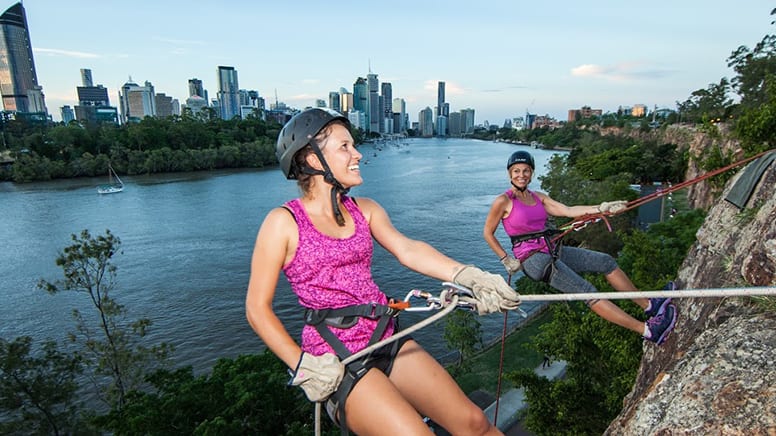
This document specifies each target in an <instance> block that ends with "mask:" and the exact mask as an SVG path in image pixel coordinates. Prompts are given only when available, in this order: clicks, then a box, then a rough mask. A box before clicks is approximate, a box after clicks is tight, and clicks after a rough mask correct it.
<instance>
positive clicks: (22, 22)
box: [0, 2, 46, 112]
mask: <svg viewBox="0 0 776 436" xmlns="http://www.w3.org/2000/svg"><path fill="white" fill-rule="evenodd" d="M31 91H32V94H33V98H32V99H30V92H31ZM40 91H41V87H40V86H38V76H37V74H36V73H35V62H34V60H33V58H32V45H31V44H30V34H29V31H28V30H27V16H26V14H25V12H24V6H22V4H21V2H19V3H16V4H15V5H13V6H11V7H10V8H8V9H7V10H6V11H5V12H3V14H2V15H0V94H2V97H3V109H5V110H6V111H15V112H45V111H46V108H45V103H44V101H43V94H42V93H41V92H40Z"/></svg>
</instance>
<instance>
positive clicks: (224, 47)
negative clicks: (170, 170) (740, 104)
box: [0, 0, 772, 125]
mask: <svg viewBox="0 0 776 436" xmlns="http://www.w3.org/2000/svg"><path fill="white" fill-rule="evenodd" d="M15 3H16V2H14V1H5V2H2V3H0V8H2V10H5V9H7V8H8V7H10V6H12V5H13V4H15ZM391 5H392V6H393V8H379V9H378V8H376V7H374V8H364V7H363V3H357V2H344V3H342V4H337V7H336V8H335V7H333V6H332V5H329V4H323V3H318V2H312V1H302V2H297V3H295V4H294V7H290V6H288V5H279V4H277V5H276V4H261V5H260V4H253V3H252V2H248V1H236V2H230V3H228V4H223V5H222V4H216V3H209V2H198V1H194V2H191V1H189V2H183V1H179V0H171V1H169V2H156V3H150V2H147V1H145V0H141V1H139V2H136V3H135V4H133V6H134V7H132V8H127V7H126V6H125V5H119V4H118V3H115V2H110V1H108V2H94V1H85V0H73V1H71V2H65V3H62V2H54V3H51V2H43V1H34V0H28V1H26V2H24V8H25V9H26V12H27V21H28V26H29V33H30V39H31V43H32V47H33V53H34V56H35V65H36V70H37V76H38V83H39V84H40V85H41V86H42V87H43V93H44V95H45V98H46V104H47V106H48V111H49V113H50V114H52V116H53V117H54V119H55V120H58V119H59V118H60V113H59V112H60V111H59V108H60V107H61V106H63V105H70V106H71V107H72V106H74V105H76V104H77V103H78V97H77V94H76V87H77V86H79V85H80V84H81V78H80V74H81V73H80V70H81V69H83V68H86V69H90V70H92V74H93V77H94V83H95V84H101V85H103V86H105V87H106V88H107V89H108V92H109V97H110V101H111V105H113V106H116V105H117V103H118V90H119V88H120V87H121V86H122V84H123V83H124V82H126V81H127V80H128V79H129V77H132V79H133V80H134V81H136V82H138V83H143V82H146V81H148V82H151V83H152V84H153V86H154V88H155V89H156V90H157V92H160V93H165V94H166V95H168V96H171V97H172V98H175V99H177V100H178V101H179V102H181V104H183V103H184V102H185V100H186V98H187V97H188V81H189V80H190V79H193V78H197V79H199V80H201V81H202V82H203V87H204V89H205V90H207V91H208V93H209V95H210V96H211V98H213V97H214V96H215V95H216V93H217V92H218V83H217V78H218V66H220V65H229V66H232V67H234V69H235V70H237V71H239V75H240V82H239V83H240V88H242V89H255V90H258V92H259V94H260V95H261V96H262V97H263V98H264V99H265V100H266V101H267V104H268V105H269V104H270V103H272V102H274V101H275V93H276V92H277V99H278V100H279V101H281V102H284V103H285V104H287V105H288V106H291V107H295V108H299V109H301V108H304V107H307V106H313V105H315V102H316V100H325V101H328V95H329V93H330V92H331V91H337V90H339V89H340V88H345V89H347V90H348V91H350V92H352V91H353V83H354V82H355V81H356V79H357V78H358V77H366V76H367V74H369V73H372V74H376V75H377V77H378V80H379V81H380V83H383V82H390V83H391V84H392V95H393V97H394V98H402V99H404V100H405V101H406V108H407V114H408V115H409V118H410V121H417V119H418V116H419V113H420V111H421V110H423V109H424V108H426V107H429V108H431V109H432V110H434V108H435V106H436V102H437V97H438V94H437V93H438V83H439V82H445V94H446V97H445V101H446V103H449V105H450V108H449V110H450V112H453V111H460V110H462V109H466V108H472V109H475V110H476V120H475V121H476V123H477V124H482V123H483V122H485V121H486V120H487V121H488V122H489V123H490V124H498V125H501V124H502V123H503V122H504V120H505V119H507V118H514V117H518V116H522V115H524V114H525V112H526V111H530V112H531V113H535V114H539V115H544V114H548V115H550V116H552V117H554V118H557V119H559V120H565V118H566V114H567V111H568V110H569V109H576V108H580V107H582V106H590V107H592V108H594V109H602V110H603V111H604V112H613V111H616V110H617V108H618V107H619V106H626V107H630V106H633V105H637V104H644V105H646V106H647V107H649V108H650V109H652V108H653V107H654V106H658V107H667V108H675V103H676V101H683V100H685V99H687V98H688V97H689V96H690V94H691V93H692V92H693V91H694V90H697V89H703V88H706V87H707V86H708V85H709V84H710V83H717V82H718V81H719V80H720V79H721V78H722V77H732V76H733V71H732V70H731V69H729V68H728V67H727V65H726V59H727V57H728V56H729V55H730V53H732V52H733V51H734V50H735V49H736V48H737V47H739V46H740V45H745V46H747V47H750V48H751V47H753V46H754V45H755V44H756V43H757V42H759V41H760V40H761V39H762V37H763V36H765V35H766V34H768V33H772V26H771V24H770V21H771V17H770V16H769V13H770V11H771V9H772V6H771V5H769V4H767V3H766V2H765V1H762V0H754V1H751V2H746V3H742V4H738V5H736V7H735V8H731V7H730V5H729V4H727V3H722V2H708V1H705V2H701V1H696V0H692V1H688V2H684V3H683V4H680V5H676V4H670V5H669V4H668V3H666V4H665V5H660V4H654V3H653V4H648V5H647V4H644V5H631V4H627V5H624V4H619V3H618V4H612V5H605V6H604V5H582V4H578V3H571V2H556V4H555V5H554V6H552V7H538V6H536V7H534V6H535V5H521V6H515V5H513V4H510V3H508V2H502V1H495V2H489V4H486V5H478V6H480V7H477V8H472V7H471V6H467V4H465V3H462V2H455V1H453V2H445V3H438V4H422V5H416V4H414V3H412V4H411V3H409V2H403V1H400V2H398V3H392V4H391ZM365 9H368V10H365ZM299 11H304V12H303V13H299ZM226 17H228V18H231V20H227V19H225V18H226ZM210 20H212V21H210ZM221 23H228V25H225V27H223V28H220V27H219V25H220V24H221ZM370 70H371V71H370Z"/></svg>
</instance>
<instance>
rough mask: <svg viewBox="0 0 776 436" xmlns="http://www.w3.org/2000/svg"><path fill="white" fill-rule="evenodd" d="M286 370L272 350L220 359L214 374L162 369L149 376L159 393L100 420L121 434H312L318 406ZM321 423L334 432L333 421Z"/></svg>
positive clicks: (143, 395)
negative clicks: (293, 383) (290, 379)
mask: <svg viewBox="0 0 776 436" xmlns="http://www.w3.org/2000/svg"><path fill="white" fill-rule="evenodd" d="M286 370H287V368H286V366H285V365H284V364H283V362H281V361H280V360H279V359H278V358H277V357H275V355H274V354H272V353H271V352H269V351H265V352H264V353H262V354H259V355H249V356H248V355H246V356H240V357H238V358H237V359H234V360H231V359H219V361H218V362H217V363H216V365H215V366H214V367H213V370H212V372H211V374H210V375H202V376H194V374H193V373H192V370H191V367H186V368H182V369H178V370H175V371H168V370H159V371H156V372H155V373H153V374H151V375H150V376H149V378H148V380H149V381H150V384H151V387H152V388H153V389H152V391H153V392H141V391H132V392H130V394H129V395H128V397H127V398H128V401H127V406H126V407H125V408H124V409H122V410H117V409H113V410H112V411H111V412H110V413H109V414H108V415H106V416H104V417H102V418H100V422H101V423H102V425H103V426H104V428H106V429H109V430H111V431H112V432H114V433H115V434H118V435H121V434H147V435H168V434H195V435H233V434H266V435H281V434H282V435H309V434H310V433H311V432H312V428H313V413H312V411H313V405H312V404H311V403H310V402H309V401H307V399H306V398H305V397H304V395H302V391H301V389H297V388H293V387H289V386H288V385H287V384H288V374H287V372H286ZM321 420H322V426H323V429H324V430H326V429H328V430H329V431H331V429H332V427H333V426H332V425H331V423H330V421H329V420H328V418H327V417H326V416H325V415H324V416H322V417H321Z"/></svg>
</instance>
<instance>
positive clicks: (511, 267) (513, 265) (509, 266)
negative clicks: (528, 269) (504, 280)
mask: <svg viewBox="0 0 776 436" xmlns="http://www.w3.org/2000/svg"><path fill="white" fill-rule="evenodd" d="M501 264H502V265H504V268H505V269H506V270H507V273H509V275H512V274H514V273H516V272H518V271H520V268H522V267H523V264H522V263H521V262H520V261H519V260H518V259H515V258H514V257H513V256H510V255H508V254H507V255H505V256H504V257H503V258H502V259H501Z"/></svg>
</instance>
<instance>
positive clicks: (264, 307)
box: [246, 108, 518, 435]
mask: <svg viewBox="0 0 776 436" xmlns="http://www.w3.org/2000/svg"><path fill="white" fill-rule="evenodd" d="M349 129H350V124H349V122H348V120H347V118H345V117H343V116H342V115H340V114H338V113H336V112H334V111H330V110H328V109H321V108H315V109H309V110H306V111H303V112H301V113H299V114H297V115H295V116H294V117H293V118H292V119H291V120H290V121H289V122H288V123H286V125H285V126H284V127H283V129H282V130H281V132H280V135H279V137H278V144H277V157H278V161H279V163H280V167H281V170H282V171H283V173H284V175H285V176H286V177H287V178H289V179H297V183H298V184H299V187H300V190H301V196H300V197H299V198H297V199H294V200H292V201H289V202H287V203H286V204H285V205H284V206H283V207H278V208H276V209H274V210H272V211H270V212H269V214H268V215H267V216H266V217H265V219H264V222H263V223H262V225H261V228H260V229H259V233H258V236H257V238H256V245H255V248H254V252H253V259H252V261H251V275H250V281H249V284H248V292H247V296H246V315H247V318H248V322H249V323H250V325H251V327H252V328H253V329H254V330H255V332H256V333H257V334H258V335H259V336H260V337H261V339H262V340H263V341H264V343H265V344H266V345H267V347H268V348H269V349H270V350H272V352H273V353H275V354H276V355H277V356H278V357H279V358H280V359H281V360H283V361H284V362H285V363H286V364H287V365H288V367H289V368H290V369H291V370H292V372H293V375H292V380H291V384H292V385H296V386H300V387H301V388H302V389H303V390H304V392H305V394H306V395H307V397H308V398H309V399H310V400H311V401H327V402H328V403H327V406H329V405H330V406H331V412H330V416H331V415H333V416H332V418H333V419H334V420H335V423H337V424H338V425H340V427H341V428H342V429H343V432H347V430H348V429H350V430H352V431H354V432H356V433H370V434H386V435H396V434H428V433H430V431H429V428H428V425H427V424H426V423H425V422H424V421H423V419H422V417H421V414H425V415H427V416H428V417H429V418H431V419H432V420H433V421H434V422H436V423H437V424H439V425H441V426H442V427H444V428H445V429H447V430H448V431H449V432H450V433H454V434H467V435H484V434H501V433H500V431H499V430H498V429H497V428H496V427H495V426H493V425H492V424H491V423H490V422H488V420H487V418H486V417H485V414H484V413H483V411H482V410H481V409H480V408H479V407H477V406H476V405H475V404H474V403H472V402H471V401H470V400H469V399H468V398H467V397H466V395H465V394H464V393H463V391H461V389H460V388H459V387H458V385H457V384H456V383H455V381H454V380H453V378H452V377H451V376H450V375H449V374H448V373H447V371H446V370H445V369H444V368H443V367H442V366H441V365H440V364H439V363H438V362H437V361H436V360H435V359H434V358H433V357H432V356H431V355H429V354H428V353H427V352H426V351H424V350H423V349H422V348H421V347H420V345H418V344H417V343H416V342H415V341H413V340H412V339H405V338H402V339H401V340H399V341H396V342H394V345H386V346H385V347H383V348H381V349H379V350H377V351H375V352H373V353H372V354H370V355H369V356H368V357H367V358H365V359H363V360H361V359H359V360H357V361H356V362H353V363H350V364H348V365H347V367H344V366H343V365H342V363H341V362H340V360H341V359H342V358H344V357H343V356H347V355H350V354H352V353H355V352H357V351H359V350H361V349H363V348H364V347H366V346H367V344H368V343H373V339H380V338H387V337H389V336H391V335H392V334H393V332H394V325H393V319H392V318H391V317H389V316H377V317H375V318H374V319H373V318H370V317H368V316H365V315H363V314H361V315H358V316H345V315H347V314H349V313H350V312H349V311H359V310H361V308H363V307H376V308H384V307H386V306H385V305H386V303H387V300H388V299H387V297H386V295H385V294H384V293H383V292H382V291H381V290H380V289H379V287H378V286H377V284H376V283H375V282H374V280H373V279H372V273H371V262H372V249H373V247H372V244H373V243H372V239H373V238H374V240H376V241H377V242H378V243H379V244H380V245H381V246H382V247H384V248H385V249H386V250H387V251H388V252H390V253H391V254H393V255H394V256H396V258H397V259H398V260H399V262H400V263H401V264H402V265H404V266H406V267H408V268H410V269H412V270H414V271H417V272H419V273H421V274H424V275H427V276H429V277H432V278H435V279H438V280H440V281H454V282H456V283H458V284H461V285H463V286H466V287H468V288H471V289H473V290H475V297H477V298H476V299H475V300H476V301H475V304H476V306H477V308H478V310H479V311H480V312H481V313H487V312H488V311H490V310H491V309H492V307H491V306H487V305H483V304H484V303H482V302H481V301H480V297H481V296H490V297H492V298H495V300H493V301H498V302H499V303H498V304H499V306H498V307H497V308H496V309H493V310H501V309H509V308H515V307H517V304H518V295H517V293H516V292H514V290H513V289H512V288H511V287H510V286H509V285H508V284H507V283H506V281H504V279H503V278H501V277H500V276H498V275H496V274H490V273H486V272H484V271H482V270H480V269H478V268H476V267H474V266H466V265H462V264H461V263H459V262H457V261H455V260H453V259H451V258H449V257H447V256H445V255H443V254H442V253H440V252H439V251H437V250H436V249H434V248H433V247H431V246H430V245H429V244H427V243H425V242H421V241H417V240H413V239H410V238H408V237H406V236H405V235H403V234H402V233H400V232H399V231H398V230H396V229H395V228H394V227H393V225H392V224H391V220H390V218H389V217H388V214H387V213H386V212H385V210H383V208H382V207H381V206H380V205H379V204H378V203H377V202H376V201H374V200H372V199H369V198H363V197H361V198H357V199H356V198H350V197H348V196H347V195H346V194H347V192H348V190H349V189H350V188H351V187H353V186H358V185H360V184H361V183H362V182H363V180H362V178H361V173H360V172H359V163H360V161H361V154H360V153H359V152H358V150H356V148H355V144H354V141H353V138H352V136H351V134H350V130H349ZM281 272H283V273H284V274H285V275H286V277H287V279H288V281H289V283H290V284H291V288H292V290H293V292H294V293H295V294H296V296H297V299H298V302H299V304H300V305H301V306H302V308H300V312H301V311H302V310H303V309H304V312H305V320H306V325H305V326H304V328H303V331H302V337H301V344H298V343H297V342H296V341H295V340H294V339H293V338H292V337H291V335H290V334H289V333H288V331H287V330H286V328H285V327H284V326H283V323H282V322H281V320H280V319H279V318H278V316H277V315H276V313H275V312H274V310H273V305H272V302H273V298H274V294H275V289H276V286H277V282H278V278H279V275H280V273H281ZM478 292H479V294H478ZM375 310H377V309H375ZM381 310H382V309H381ZM332 313H334V314H338V315H343V316H330V315H331V314H332ZM359 313H360V312H359ZM375 335H376V336H378V337H377V338H373V336H375ZM374 342H376V341H374ZM335 354H336V355H335ZM327 409H329V407H327ZM376 411H377V412H376Z"/></svg>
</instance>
